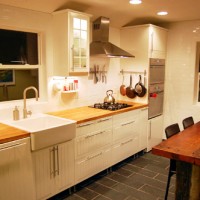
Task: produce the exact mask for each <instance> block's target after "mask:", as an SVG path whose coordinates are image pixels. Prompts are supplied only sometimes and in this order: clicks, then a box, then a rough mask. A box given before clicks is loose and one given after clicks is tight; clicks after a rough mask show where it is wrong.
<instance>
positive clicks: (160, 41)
mask: <svg viewBox="0 0 200 200" xmlns="http://www.w3.org/2000/svg"><path fill="white" fill-rule="evenodd" d="M120 34H121V35H120V38H121V40H120V41H121V47H122V48H124V49H125V50H127V51H129V52H130V53H132V54H133V55H135V59H136V60H137V61H138V62H139V60H140V61H141V62H145V61H146V60H149V58H162V59H164V58H165V56H166V44H167V29H164V28H162V27H159V26H155V25H152V24H146V25H138V26H128V27H123V28H122V29H121V32H120ZM141 59H144V61H142V60H141Z"/></svg>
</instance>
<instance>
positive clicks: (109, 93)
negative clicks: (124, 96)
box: [104, 90, 115, 103]
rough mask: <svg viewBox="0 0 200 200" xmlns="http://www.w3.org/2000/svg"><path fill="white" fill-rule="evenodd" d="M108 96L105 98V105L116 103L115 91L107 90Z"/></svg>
mask: <svg viewBox="0 0 200 200" xmlns="http://www.w3.org/2000/svg"><path fill="white" fill-rule="evenodd" d="M106 94H107V96H106V97H105V98H104V103H115V98H114V97H113V96H112V94H113V90H107V92H106Z"/></svg>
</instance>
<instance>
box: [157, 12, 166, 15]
mask: <svg viewBox="0 0 200 200" xmlns="http://www.w3.org/2000/svg"><path fill="white" fill-rule="evenodd" d="M157 15H168V12H167V11H160V12H158V13H157Z"/></svg>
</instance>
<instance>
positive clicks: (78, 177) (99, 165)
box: [75, 148, 111, 184]
mask: <svg viewBox="0 0 200 200" xmlns="http://www.w3.org/2000/svg"><path fill="white" fill-rule="evenodd" d="M110 158H111V149H110V148H108V149H104V150H102V151H97V152H95V153H93V154H91V155H89V156H87V157H84V158H81V159H77V160H76V162H75V184H77V183H79V182H81V181H82V180H85V179H87V178H89V177H91V176H93V175H95V174H97V173H99V172H100V171H102V170H104V169H106V168H108V167H109V166H110V165H111V159H110Z"/></svg>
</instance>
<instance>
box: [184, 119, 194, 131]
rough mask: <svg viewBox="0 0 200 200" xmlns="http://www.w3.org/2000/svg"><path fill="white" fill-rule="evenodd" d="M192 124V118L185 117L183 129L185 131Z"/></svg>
mask: <svg viewBox="0 0 200 200" xmlns="http://www.w3.org/2000/svg"><path fill="white" fill-rule="evenodd" d="M193 124H194V120H193V117H187V118H185V119H184V120H183V128H184V129H186V128H188V127H190V126H192V125H193Z"/></svg>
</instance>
